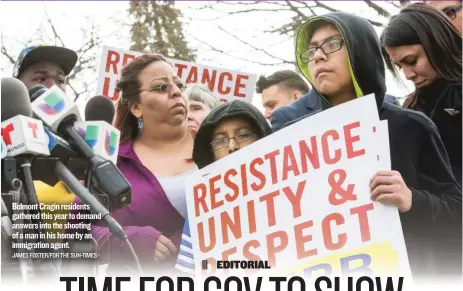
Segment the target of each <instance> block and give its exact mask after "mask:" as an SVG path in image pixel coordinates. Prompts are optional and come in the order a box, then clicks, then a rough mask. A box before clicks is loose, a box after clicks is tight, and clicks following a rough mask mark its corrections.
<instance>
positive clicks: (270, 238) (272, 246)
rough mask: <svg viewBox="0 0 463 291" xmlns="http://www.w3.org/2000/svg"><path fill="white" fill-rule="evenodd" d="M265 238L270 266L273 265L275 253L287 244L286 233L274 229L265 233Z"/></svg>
mask: <svg viewBox="0 0 463 291" xmlns="http://www.w3.org/2000/svg"><path fill="white" fill-rule="evenodd" d="M277 239H279V241H280V243H279V244H277V242H276V240H277ZM266 240H267V250H268V261H269V263H270V265H271V266H275V261H276V254H277V253H279V252H281V251H282V250H284V249H285V248H286V246H287V245H288V234H287V233H286V232H284V231H276V232H274V233H271V234H269V235H267V237H266Z"/></svg>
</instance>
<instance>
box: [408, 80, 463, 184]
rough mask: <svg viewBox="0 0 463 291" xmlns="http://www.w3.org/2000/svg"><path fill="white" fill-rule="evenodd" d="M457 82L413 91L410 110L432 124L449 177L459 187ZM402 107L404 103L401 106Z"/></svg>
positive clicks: (460, 136)
mask: <svg viewBox="0 0 463 291" xmlns="http://www.w3.org/2000/svg"><path fill="white" fill-rule="evenodd" d="M461 89H462V88H461V83H460V84H459V85H451V84H448V83H447V82H446V81H444V80H439V81H436V82H434V83H433V84H431V85H429V86H426V87H424V88H421V89H419V90H417V92H416V94H418V98H417V99H416V104H414V105H412V106H410V107H409V108H410V109H413V110H418V111H421V112H423V113H424V114H426V116H428V117H429V118H431V119H432V121H434V123H435V124H436V126H437V129H438V130H439V134H440V136H441V139H442V142H443V143H444V145H445V149H446V150H447V154H448V155H449V159H450V164H451V165H452V169H453V174H454V176H455V179H457V180H458V181H459V183H460V185H461V179H462V169H461V164H462V131H463V129H462V116H461V103H462V101H461V99H462V92H461ZM404 105H405V104H404Z"/></svg>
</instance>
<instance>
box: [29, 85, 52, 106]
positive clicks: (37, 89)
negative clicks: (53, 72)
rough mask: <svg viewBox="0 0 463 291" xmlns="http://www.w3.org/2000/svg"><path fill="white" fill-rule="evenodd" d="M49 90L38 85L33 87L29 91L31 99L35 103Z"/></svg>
mask: <svg viewBox="0 0 463 291" xmlns="http://www.w3.org/2000/svg"><path fill="white" fill-rule="evenodd" d="M47 90H48V89H47V87H45V86H44V85H42V84H37V85H34V86H32V87H31V88H30V89H29V97H30V99H31V102H33V101H35V99H37V97H39V96H40V95H42V94H43V93H45V92H46V91H47Z"/></svg>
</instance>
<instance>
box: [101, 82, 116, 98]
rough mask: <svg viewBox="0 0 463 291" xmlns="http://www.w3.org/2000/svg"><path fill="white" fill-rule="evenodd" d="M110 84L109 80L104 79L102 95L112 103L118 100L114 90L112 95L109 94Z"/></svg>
mask: <svg viewBox="0 0 463 291" xmlns="http://www.w3.org/2000/svg"><path fill="white" fill-rule="evenodd" d="M110 83H111V78H109V77H105V78H104V83H103V95H104V96H106V97H108V98H109V99H111V100H112V101H117V100H118V99H119V92H118V91H117V90H115V89H114V91H113V93H112V94H109V84H110Z"/></svg>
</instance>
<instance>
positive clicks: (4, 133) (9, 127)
mask: <svg viewBox="0 0 463 291" xmlns="http://www.w3.org/2000/svg"><path fill="white" fill-rule="evenodd" d="M12 131H14V125H13V123H10V124H8V125H7V126H5V127H3V128H2V136H3V140H4V141H5V143H6V145H11V144H12V141H11V136H10V133H11V132H12Z"/></svg>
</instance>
